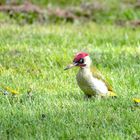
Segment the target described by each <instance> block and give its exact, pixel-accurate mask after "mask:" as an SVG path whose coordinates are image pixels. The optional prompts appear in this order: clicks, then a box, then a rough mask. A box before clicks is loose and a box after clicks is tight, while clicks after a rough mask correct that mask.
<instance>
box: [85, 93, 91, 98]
mask: <svg viewBox="0 0 140 140" xmlns="http://www.w3.org/2000/svg"><path fill="white" fill-rule="evenodd" d="M91 97H92V95H87V94H85V97H84V98H85V99H91Z"/></svg>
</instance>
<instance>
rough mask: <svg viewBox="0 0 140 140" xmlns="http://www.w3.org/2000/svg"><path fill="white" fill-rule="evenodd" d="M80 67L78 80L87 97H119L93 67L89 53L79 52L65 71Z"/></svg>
mask: <svg viewBox="0 0 140 140" xmlns="http://www.w3.org/2000/svg"><path fill="white" fill-rule="evenodd" d="M73 67H79V71H78V73H77V75H76V80H77V83H78V86H79V87H80V89H81V90H82V91H83V92H84V94H85V95H86V97H88V98H90V97H93V96H94V97H96V96H98V97H117V94H116V93H115V92H114V91H113V88H112V86H111V85H110V84H109V83H108V82H107V80H106V79H105V78H104V77H103V75H102V74H101V73H100V72H99V71H98V69H97V68H96V67H95V66H94V67H93V66H92V60H91V58H90V56H89V54H88V53H86V52H79V53H77V54H76V55H75V57H74V59H73V63H72V64H69V65H68V66H66V67H65V69H64V70H68V69H71V68H73Z"/></svg>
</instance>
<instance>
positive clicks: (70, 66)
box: [64, 62, 78, 70]
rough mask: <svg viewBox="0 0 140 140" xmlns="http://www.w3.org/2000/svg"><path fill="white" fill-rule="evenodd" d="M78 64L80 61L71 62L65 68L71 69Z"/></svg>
mask: <svg viewBox="0 0 140 140" xmlns="http://www.w3.org/2000/svg"><path fill="white" fill-rule="evenodd" d="M77 65H78V63H75V62H74V63H73V64H69V65H68V66H66V68H64V70H68V69H71V68H73V67H75V66H77Z"/></svg>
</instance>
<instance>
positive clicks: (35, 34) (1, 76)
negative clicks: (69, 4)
mask: <svg viewBox="0 0 140 140" xmlns="http://www.w3.org/2000/svg"><path fill="white" fill-rule="evenodd" d="M139 32H140V30H139V29H138V28H137V29H133V28H131V27H118V26H114V25H96V24H95V23H86V24H80V23H75V24H59V25H58V24H55V25H54V24H50V25H48V24H46V25H45V24H43V25H39V24H33V25H24V26H20V25H17V24H11V25H10V24H8V23H7V24H6V23H5V24H3V25H2V26H1V29H0V54H1V55H0V81H1V85H4V86H8V87H10V88H12V89H14V90H16V91H18V92H19V95H17V96H16V97H14V96H11V95H10V94H8V95H3V93H2V91H1V96H0V108H1V109H0V118H1V119H0V139H3V140H4V139H97V140H101V139H107V140H111V139H117V140H118V139H120V140H125V139H140V129H139V128H140V123H139V122H140V117H139V112H140V108H139V107H135V105H134V104H133V102H132V98H133V97H139V98H140V88H139V78H140V71H139V63H140V34H139ZM79 51H86V52H88V53H90V56H91V58H92V61H93V65H96V66H97V67H98V69H99V70H100V71H101V72H102V73H103V74H104V75H105V76H106V77H108V80H109V82H110V83H111V84H112V86H113V87H114V91H115V92H116V93H117V94H118V98H116V99H112V98H110V99H102V100H98V99H91V100H85V98H84V94H83V92H82V91H81V90H80V89H79V87H78V86H77V83H76V80H75V75H76V73H77V71H78V69H76V68H75V69H71V70H69V71H64V70H63V69H64V67H65V66H66V65H67V64H69V63H70V62H71V61H72V60H73V56H74V54H75V53H76V52H79ZM0 88H1V90H2V87H0Z"/></svg>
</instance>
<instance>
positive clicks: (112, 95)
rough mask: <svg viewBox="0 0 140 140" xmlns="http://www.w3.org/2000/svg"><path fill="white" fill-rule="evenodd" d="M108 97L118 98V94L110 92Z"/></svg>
mask: <svg viewBox="0 0 140 140" xmlns="http://www.w3.org/2000/svg"><path fill="white" fill-rule="evenodd" d="M108 96H109V97H117V94H116V93H115V92H113V91H109V92H108Z"/></svg>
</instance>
